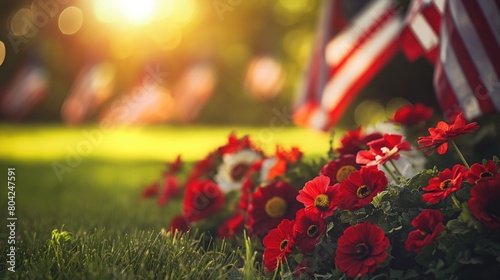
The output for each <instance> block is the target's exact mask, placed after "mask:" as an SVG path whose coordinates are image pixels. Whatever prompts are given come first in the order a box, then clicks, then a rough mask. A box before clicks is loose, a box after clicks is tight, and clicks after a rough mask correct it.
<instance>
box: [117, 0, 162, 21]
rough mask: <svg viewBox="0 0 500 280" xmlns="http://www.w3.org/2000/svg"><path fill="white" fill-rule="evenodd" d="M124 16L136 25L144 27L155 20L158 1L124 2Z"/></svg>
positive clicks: (121, 5) (131, 0)
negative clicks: (154, 15)
mask: <svg viewBox="0 0 500 280" xmlns="http://www.w3.org/2000/svg"><path fill="white" fill-rule="evenodd" d="M120 7H121V11H122V14H123V15H124V16H125V17H126V18H127V19H128V20H129V21H130V22H131V23H132V24H135V25H144V24H147V23H149V22H151V20H153V14H154V12H155V9H156V0H122V1H120Z"/></svg>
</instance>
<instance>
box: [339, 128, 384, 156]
mask: <svg viewBox="0 0 500 280" xmlns="http://www.w3.org/2000/svg"><path fill="white" fill-rule="evenodd" d="M381 137H382V135H381V134H380V133H377V132H375V133H370V134H367V135H361V127H359V128H357V129H355V130H350V131H348V132H347V133H346V135H344V137H342V139H340V143H341V144H342V147H340V148H338V149H337V152H338V153H340V154H341V155H347V154H351V155H355V154H356V153H357V152H359V151H361V150H365V149H366V148H367V143H368V142H370V141H373V140H375V139H378V138H381Z"/></svg>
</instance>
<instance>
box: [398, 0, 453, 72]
mask: <svg viewBox="0 0 500 280" xmlns="http://www.w3.org/2000/svg"><path fill="white" fill-rule="evenodd" d="M445 1H446V0H413V1H412V2H411V5H410V9H409V11H408V14H407V16H406V20H405V24H406V27H405V28H404V30H403V32H402V33H401V49H402V51H403V53H404V54H405V55H406V57H407V58H408V60H410V61H415V60H416V59H417V58H419V57H421V56H424V57H425V58H427V59H428V60H429V61H430V62H432V63H434V62H435V61H436V57H437V55H438V49H439V33H440V32H439V31H440V29H441V15H442V14H443V10H444V5H445Z"/></svg>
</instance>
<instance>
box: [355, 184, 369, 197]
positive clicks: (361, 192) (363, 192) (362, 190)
mask: <svg viewBox="0 0 500 280" xmlns="http://www.w3.org/2000/svg"><path fill="white" fill-rule="evenodd" d="M371 193H372V190H370V188H368V187H367V186H365V185H362V186H361V187H359V188H358V190H357V191H356V196H357V197H358V198H365V197H367V196H369V195H370V194H371Z"/></svg>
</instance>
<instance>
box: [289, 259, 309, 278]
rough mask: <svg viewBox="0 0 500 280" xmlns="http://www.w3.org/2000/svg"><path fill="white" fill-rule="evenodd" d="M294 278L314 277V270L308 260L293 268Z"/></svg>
mask: <svg viewBox="0 0 500 280" xmlns="http://www.w3.org/2000/svg"><path fill="white" fill-rule="evenodd" d="M292 275H293V277H294V279H295V278H297V279H314V272H313V271H312V269H311V264H310V263H309V261H308V260H303V261H301V262H300V263H299V264H298V265H297V266H296V267H295V269H294V270H293V274H292Z"/></svg>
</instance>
